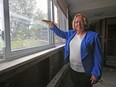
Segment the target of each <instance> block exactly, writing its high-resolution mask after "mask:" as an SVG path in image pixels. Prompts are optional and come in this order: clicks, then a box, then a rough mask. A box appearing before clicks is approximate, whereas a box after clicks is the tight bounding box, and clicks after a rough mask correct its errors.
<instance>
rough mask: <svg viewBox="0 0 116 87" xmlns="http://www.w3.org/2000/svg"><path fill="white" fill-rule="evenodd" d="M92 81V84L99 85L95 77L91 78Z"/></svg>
mask: <svg viewBox="0 0 116 87" xmlns="http://www.w3.org/2000/svg"><path fill="white" fill-rule="evenodd" d="M90 80H91V84H95V83H97V78H96V77H95V76H94V75H92V76H91V78H90Z"/></svg>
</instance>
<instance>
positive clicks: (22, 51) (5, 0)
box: [0, 0, 66, 62]
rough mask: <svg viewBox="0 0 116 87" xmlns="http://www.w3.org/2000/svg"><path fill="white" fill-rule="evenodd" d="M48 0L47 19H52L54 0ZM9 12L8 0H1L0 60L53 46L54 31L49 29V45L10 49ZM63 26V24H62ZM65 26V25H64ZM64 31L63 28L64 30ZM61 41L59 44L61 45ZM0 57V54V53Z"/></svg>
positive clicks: (14, 57) (18, 56)
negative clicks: (0, 47)
mask: <svg viewBox="0 0 116 87" xmlns="http://www.w3.org/2000/svg"><path fill="white" fill-rule="evenodd" d="M47 1H48V20H53V21H54V20H55V19H54V5H55V0H47ZM9 14H10V12H9V0H3V17H4V48H3V52H2V58H0V62H1V60H11V59H16V58H20V57H23V56H26V55H29V54H33V53H37V52H40V51H43V50H46V49H49V48H52V47H55V37H54V36H55V35H54V33H53V32H52V31H51V30H50V29H49V45H45V46H38V47H37V46H36V47H31V48H25V49H20V50H19V49H18V50H16V51H12V50H11V41H10V15H9ZM58 15H61V13H58ZM64 26H65V25H64ZM65 27H66V26H65ZM64 31H65V30H64ZM62 44H63V43H61V44H60V45H62ZM0 57H1V54H0Z"/></svg>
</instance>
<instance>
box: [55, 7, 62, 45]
mask: <svg viewBox="0 0 116 87" xmlns="http://www.w3.org/2000/svg"><path fill="white" fill-rule="evenodd" d="M58 15H60V13H58V8H57V7H56V6H55V5H54V22H55V24H56V26H57V27H58V28H60V22H59V17H58ZM60 16H61V15H60ZM61 43H62V38H60V37H58V36H57V35H55V44H61Z"/></svg>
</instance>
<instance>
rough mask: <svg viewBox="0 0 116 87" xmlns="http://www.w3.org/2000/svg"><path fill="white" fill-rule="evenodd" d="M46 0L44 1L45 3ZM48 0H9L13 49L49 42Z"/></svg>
mask: <svg viewBox="0 0 116 87" xmlns="http://www.w3.org/2000/svg"><path fill="white" fill-rule="evenodd" d="M43 2H44V3H43ZM47 7H48V6H47V0H44V1H43V0H22V1H21V0H9V11H10V35H11V38H10V40H11V50H17V49H24V48H30V47H34V46H43V45H48V44H49V27H48V26H46V25H45V24H43V22H42V21H41V20H42V19H48V11H47V10H48V9H47Z"/></svg>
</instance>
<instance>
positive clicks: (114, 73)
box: [59, 67, 116, 87]
mask: <svg viewBox="0 0 116 87" xmlns="http://www.w3.org/2000/svg"><path fill="white" fill-rule="evenodd" d="M101 80H102V81H101V82H98V83H97V84H95V85H93V87H116V68H112V67H104V68H103V76H102V78H101ZM59 87H73V86H72V82H71V79H70V76H69V73H67V75H66V76H65V78H64V80H63V81H62V82H61V85H60V86H59Z"/></svg>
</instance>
